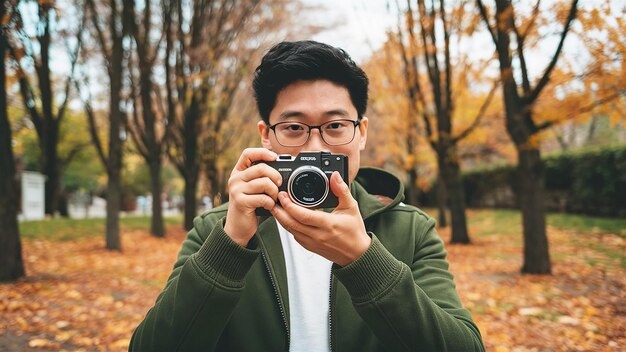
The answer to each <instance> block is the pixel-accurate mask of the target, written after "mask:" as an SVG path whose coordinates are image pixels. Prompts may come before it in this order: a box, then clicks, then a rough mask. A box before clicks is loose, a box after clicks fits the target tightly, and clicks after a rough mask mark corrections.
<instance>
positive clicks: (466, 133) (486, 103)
mask: <svg viewBox="0 0 626 352" xmlns="http://www.w3.org/2000/svg"><path fill="white" fill-rule="evenodd" d="M499 83H500V81H498V80H496V81H494V82H493V87H491V90H490V91H489V95H487V98H486V99H485V101H483V104H482V105H481V106H480V109H479V110H478V113H477V114H476V117H474V121H473V122H472V124H471V125H469V126H468V127H467V128H466V129H465V130H464V131H463V132H461V134H459V135H458V136H456V137H454V138H453V139H452V144H456V143H458V142H460V141H462V140H463V139H465V138H466V137H467V136H469V135H470V133H472V132H473V131H474V129H476V127H478V125H480V121H481V120H482V118H483V116H484V115H485V113H486V112H487V108H489V105H490V104H491V100H492V99H493V97H494V95H495V92H496V90H497V89H498V84H499Z"/></svg>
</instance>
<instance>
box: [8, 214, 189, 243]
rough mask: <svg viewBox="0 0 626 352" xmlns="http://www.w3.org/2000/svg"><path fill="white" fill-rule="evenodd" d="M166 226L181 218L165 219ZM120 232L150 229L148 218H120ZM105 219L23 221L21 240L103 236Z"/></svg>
mask: <svg viewBox="0 0 626 352" xmlns="http://www.w3.org/2000/svg"><path fill="white" fill-rule="evenodd" d="M164 221H165V224H166V225H180V224H182V218H181V217H167V218H165V219H164ZM120 227H121V230H122V231H132V230H147V229H149V228H150V217H147V216H127V217H120ZM104 230H105V219H66V218H55V219H47V220H37V221H23V222H21V223H20V234H21V236H22V238H29V239H35V238H45V239H49V240H58V241H72V240H77V239H83V238H92V237H99V236H103V234H104Z"/></svg>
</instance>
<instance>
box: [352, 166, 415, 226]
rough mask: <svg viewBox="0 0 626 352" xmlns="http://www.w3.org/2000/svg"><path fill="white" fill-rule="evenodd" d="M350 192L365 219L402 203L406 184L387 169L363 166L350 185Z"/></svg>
mask: <svg viewBox="0 0 626 352" xmlns="http://www.w3.org/2000/svg"><path fill="white" fill-rule="evenodd" d="M350 193H352V197H354V199H355V200H356V201H357V202H358V203H359V210H360V211H361V216H363V220H365V219H367V218H368V217H370V216H373V215H376V214H378V213H381V212H384V211H385V210H387V209H391V208H393V207H395V206H396V205H398V204H400V202H402V200H404V185H403V184H402V182H400V180H399V179H398V178H397V177H396V176H394V175H392V174H390V173H389V172H387V171H384V170H381V169H377V168H372V167H363V168H360V169H359V173H358V174H357V175H356V178H355V179H354V182H352V184H351V185H350Z"/></svg>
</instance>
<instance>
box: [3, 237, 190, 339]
mask: <svg viewBox="0 0 626 352" xmlns="http://www.w3.org/2000/svg"><path fill="white" fill-rule="evenodd" d="M184 236H185V234H184V232H183V231H182V230H179V229H177V228H169V229H168V236H167V237H165V238H156V237H153V236H151V235H150V234H148V233H147V231H139V230H135V231H126V232H124V233H123V234H122V242H123V243H122V246H123V252H115V251H108V250H105V249H104V244H103V242H104V241H103V239H85V240H79V241H47V240H41V239H36V240H24V241H23V243H22V245H23V256H24V261H25V265H26V271H27V274H28V276H27V277H26V278H25V279H23V280H20V281H18V282H17V283H13V284H2V285H0V347H1V346H5V345H9V346H11V345H10V344H9V342H6V341H5V343H4V344H3V342H2V340H3V339H9V338H11V337H19V336H20V335H27V336H28V337H29V339H28V343H27V345H28V347H30V348H32V349H40V348H44V349H51V350H81V349H82V350H86V351H94V350H107V351H114V350H117V351H121V350H127V349H128V342H129V339H130V335H131V334H132V331H133V330H134V329H135V327H136V326H137V325H138V324H139V322H140V321H141V320H142V319H143V317H144V315H145V314H146V312H147V311H148V309H149V308H150V307H151V306H152V305H153V304H154V301H155V299H156V296H157V295H158V293H159V292H160V291H161V289H162V288H163V286H164V284H165V281H166V280H167V277H168V275H169V273H170V271H171V270H172V266H173V264H174V260H175V258H176V253H177V252H178V249H179V248H180V245H181V242H182V240H183V239H184ZM3 332H4V333H3ZM24 347H26V346H24ZM0 349H1V348H0ZM22 349H26V348H20V350H22Z"/></svg>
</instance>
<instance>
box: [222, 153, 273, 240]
mask: <svg viewBox="0 0 626 352" xmlns="http://www.w3.org/2000/svg"><path fill="white" fill-rule="evenodd" d="M276 158H277V155H276V153H274V152H272V151H270V150H268V149H265V148H248V149H245V150H244V151H243V152H242V153H241V156H240V157H239V161H237V164H236V165H235V168H234V169H233V171H232V172H231V174H230V178H229V179H228V194H229V203H228V215H226V223H225V224H224V231H225V232H226V234H227V235H228V236H230V238H232V239H233V241H235V242H237V243H239V244H240V245H242V246H244V247H245V246H247V245H248V242H249V241H250V239H251V238H252V236H254V233H255V232H256V230H257V227H258V226H259V221H258V219H257V216H256V214H255V210H256V208H265V209H267V210H270V211H271V210H272V208H274V205H275V204H276V198H277V196H278V187H279V186H280V184H281V182H282V177H281V175H280V173H279V172H278V171H276V169H274V168H272V167H270V166H268V165H267V164H263V163H261V164H256V165H252V164H253V163H254V162H255V161H260V160H263V161H274V160H276Z"/></svg>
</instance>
